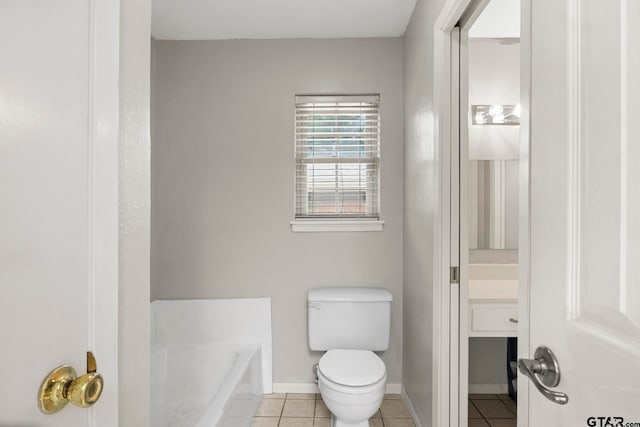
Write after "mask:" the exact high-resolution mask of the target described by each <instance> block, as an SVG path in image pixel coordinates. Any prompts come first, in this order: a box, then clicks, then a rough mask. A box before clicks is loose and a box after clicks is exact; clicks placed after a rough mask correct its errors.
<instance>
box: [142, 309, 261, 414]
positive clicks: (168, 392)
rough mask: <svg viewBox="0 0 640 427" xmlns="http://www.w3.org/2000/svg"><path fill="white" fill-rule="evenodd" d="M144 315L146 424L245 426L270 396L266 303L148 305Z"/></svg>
mask: <svg viewBox="0 0 640 427" xmlns="http://www.w3.org/2000/svg"><path fill="white" fill-rule="evenodd" d="M151 313H152V322H151V324H152V337H151V426H152V427H244V426H246V427H249V426H251V421H252V419H253V416H254V415H255V413H256V410H257V408H258V405H259V403H260V399H261V398H262V395H263V393H270V392H271V304H270V300H269V299H268V298H267V299H265V298H262V299H233V300H182V301H179V300H178V301H154V302H153V303H152V304H151Z"/></svg>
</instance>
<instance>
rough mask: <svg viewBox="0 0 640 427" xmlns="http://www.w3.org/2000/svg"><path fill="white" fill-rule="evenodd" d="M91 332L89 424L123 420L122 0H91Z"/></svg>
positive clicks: (101, 426)
mask: <svg viewBox="0 0 640 427" xmlns="http://www.w3.org/2000/svg"><path fill="white" fill-rule="evenodd" d="M89 10H90V17H89V25H90V33H89V64H88V65H89V100H88V104H89V118H88V120H89V135H88V140H87V144H88V156H89V157H88V159H87V160H88V165H87V166H88V170H87V179H88V188H89V190H88V191H89V206H88V214H89V225H88V226H89V227H90V230H89V263H90V264H89V276H90V277H89V278H88V279H89V285H88V286H89V298H90V301H89V316H90V318H91V320H90V322H92V323H93V324H92V325H88V328H89V331H88V332H89V336H88V345H89V348H88V349H87V350H90V351H93V353H94V354H95V356H96V359H97V364H98V372H100V373H101V374H102V376H103V377H104V382H105V388H104V391H103V393H102V396H101V397H100V402H99V403H98V404H96V405H95V406H93V407H92V408H90V409H89V414H88V424H89V425H90V426H95V427H107V426H113V425H115V424H117V421H118V399H119V397H118V324H119V322H118V230H119V228H118V221H119V213H118V183H119V157H118V155H119V150H118V146H119V86H118V79H119V73H120V69H119V67H120V2H119V1H118V0H107V1H103V0H100V1H97V0H92V1H91V2H90V5H89Z"/></svg>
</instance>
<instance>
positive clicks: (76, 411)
mask: <svg viewBox="0 0 640 427" xmlns="http://www.w3.org/2000/svg"><path fill="white" fill-rule="evenodd" d="M118 25H119V16H118V2H117V1H113V0H106V1H105V0H99V1H98V0H93V1H92V0H57V1H43V0H3V1H1V2H0V378H2V380H1V381H0V426H25V427H27V426H28V427H40V426H78V427H82V426H88V425H91V426H105V427H107V426H111V427H112V426H116V425H117V416H118V411H117V327H118V322H117V286H118V274H117V257H118V252H117V250H118V249H117V241H118V229H117V220H118V216H117V215H118V211H117V208H118V205H117V203H118V200H117V189H118V157H117V156H118V153H117V147H118V86H117V77H118V75H117V72H118V28H119V27H118ZM86 351H92V352H93V353H94V354H95V357H96V359H97V368H98V372H99V373H101V374H102V375H103V377H104V381H105V388H104V392H103V394H102V396H101V398H100V400H99V401H98V402H97V403H96V404H95V405H94V407H92V408H91V409H80V408H78V407H74V406H72V405H67V407H65V408H64V409H63V410H62V411H60V412H59V413H57V414H54V415H44V414H43V413H41V412H40V411H39V409H38V407H37V404H36V403H37V393H38V389H39V387H40V384H41V382H42V380H43V379H44V377H45V375H46V374H47V373H48V372H49V371H51V370H52V369H53V368H55V367H57V366H59V365H62V364H68V365H71V366H72V367H73V368H75V370H76V371H77V372H78V374H83V373H85V370H86Z"/></svg>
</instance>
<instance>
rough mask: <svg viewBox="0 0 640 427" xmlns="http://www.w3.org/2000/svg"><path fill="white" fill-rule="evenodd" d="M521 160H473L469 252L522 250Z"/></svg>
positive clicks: (470, 161) (471, 169)
mask: <svg viewBox="0 0 640 427" xmlns="http://www.w3.org/2000/svg"><path fill="white" fill-rule="evenodd" d="M518 183H519V178H518V160H469V249H517V248H518Z"/></svg>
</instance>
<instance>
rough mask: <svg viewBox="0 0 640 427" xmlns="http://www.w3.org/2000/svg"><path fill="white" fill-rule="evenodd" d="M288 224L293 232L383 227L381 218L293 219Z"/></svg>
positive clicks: (375, 229) (366, 229)
mask: <svg viewBox="0 0 640 427" xmlns="http://www.w3.org/2000/svg"><path fill="white" fill-rule="evenodd" d="M290 224H291V231H293V232H294V233H322V232H334V231H382V229H383V228H384V221H383V220H381V219H351V220H349V219H320V220H318V219H295V220H293V221H291V222H290Z"/></svg>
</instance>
